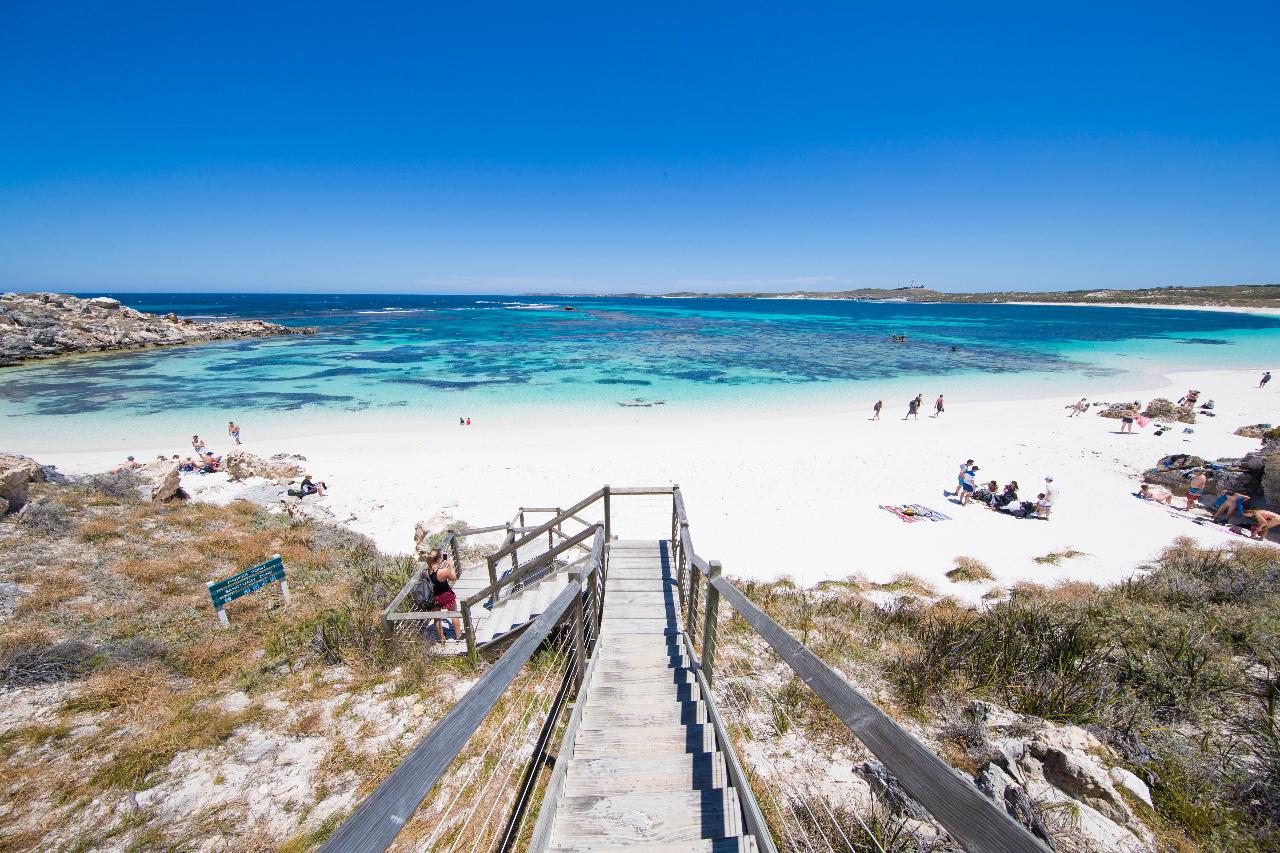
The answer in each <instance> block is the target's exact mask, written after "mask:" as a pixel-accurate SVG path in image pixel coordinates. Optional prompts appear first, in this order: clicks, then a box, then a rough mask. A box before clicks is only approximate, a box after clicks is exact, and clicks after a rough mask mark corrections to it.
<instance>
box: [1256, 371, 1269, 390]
mask: <svg viewBox="0 0 1280 853" xmlns="http://www.w3.org/2000/svg"><path fill="white" fill-rule="evenodd" d="M1270 381H1271V371H1270V370H1268V371H1265V372H1264V373H1263V374H1262V381H1261V382H1259V383H1258V387H1259V388H1265V387H1267V383H1268V382H1270Z"/></svg>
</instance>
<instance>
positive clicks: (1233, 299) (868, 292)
mask: <svg viewBox="0 0 1280 853" xmlns="http://www.w3.org/2000/svg"><path fill="white" fill-rule="evenodd" d="M613 295H615V296H627V297H648V298H668V299H678V298H684V299H694V298H697V299H730V298H733V299H845V300H853V301H864V302H949V303H974V304H986V305H990V304H998V303H1011V302H1023V303H1052V304H1061V305H1134V306H1152V307H1181V306H1187V307H1199V308H1269V309H1274V310H1280V284H1239V285H1224V286H1210V287H1149V288H1142V289H1138V290H1120V289H1094V290H1052V291H1045V292H1040V293H1032V292H1028V291H1021V290H1009V291H997V292H991V293H946V292H944V291H941V290H931V289H929V288H927V287H919V286H916V287H896V288H883V287H863V288H857V289H855V290H836V291H819V290H793V291H787V292H776V293H764V292H754V293H753V292H740V293H698V292H693V291H677V292H674V293H663V294H659V295H657V296H655V295H654V294H651V293H619V294H613Z"/></svg>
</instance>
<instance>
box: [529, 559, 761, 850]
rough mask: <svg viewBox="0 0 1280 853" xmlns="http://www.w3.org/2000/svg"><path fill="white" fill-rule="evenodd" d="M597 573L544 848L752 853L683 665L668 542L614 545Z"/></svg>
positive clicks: (697, 694) (738, 808)
mask: <svg viewBox="0 0 1280 853" xmlns="http://www.w3.org/2000/svg"><path fill="white" fill-rule="evenodd" d="M608 566H609V570H608V580H607V581H606V584H605V606H604V615H603V618H602V620H601V625H600V639H599V642H598V644H597V646H596V650H595V656H594V662H593V664H592V669H591V674H590V677H589V680H588V682H587V683H586V684H585V685H583V694H582V696H583V697H584V698H582V699H580V702H581V703H582V709H581V717H580V721H579V723H578V726H577V730H576V732H575V734H574V738H573V743H572V745H571V746H570V748H568V749H566V750H564V752H563V753H562V754H561V757H560V760H561V761H565V760H567V761H568V765H567V771H566V773H565V776H564V786H563V789H562V790H561V792H560V796H559V797H558V798H557V799H556V800H555V803H554V806H553V807H554V809H555V814H554V817H553V818H552V823H551V830H550V833H549V834H548V847H547V849H550V850H556V851H570V850H573V851H578V850H611V849H615V848H617V849H621V848H624V847H625V848H628V849H636V848H639V849H651V850H659V849H660V850H670V851H707V850H712V851H748V850H750V851H754V850H756V845H755V842H754V840H753V839H752V838H751V837H750V836H749V835H748V834H747V833H746V830H745V828H744V825H743V817H742V808H741V805H740V804H739V801H738V794H737V791H735V790H734V788H733V787H732V786H731V785H730V783H729V780H728V777H727V773H726V770H725V762H724V756H723V755H721V753H720V751H719V750H718V748H717V745H716V741H715V735H714V732H713V729H712V726H711V725H710V723H709V722H708V718H707V707H706V705H705V704H704V702H703V699H702V696H701V693H700V690H699V688H698V683H697V679H696V677H695V675H694V673H693V672H691V671H690V670H689V669H688V667H687V664H688V660H687V659H686V657H685V655H684V647H683V637H682V636H681V631H680V627H679V624H678V622H677V618H676V606H677V599H676V596H677V591H676V580H675V578H674V577H673V574H672V567H671V564H670V556H669V549H668V544H667V543H666V542H665V541H664V542H658V541H619V542H614V543H613V544H612V545H611V546H610V556H609V561H608Z"/></svg>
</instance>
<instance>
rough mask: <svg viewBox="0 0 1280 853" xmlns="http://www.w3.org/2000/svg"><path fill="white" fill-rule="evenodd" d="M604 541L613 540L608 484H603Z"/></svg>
mask: <svg viewBox="0 0 1280 853" xmlns="http://www.w3.org/2000/svg"><path fill="white" fill-rule="evenodd" d="M603 491H604V541H605V543H606V544H608V543H609V542H612V541H613V519H612V517H611V507H610V500H609V484H608V483H605V484H604V489H603Z"/></svg>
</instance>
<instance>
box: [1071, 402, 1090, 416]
mask: <svg viewBox="0 0 1280 853" xmlns="http://www.w3.org/2000/svg"><path fill="white" fill-rule="evenodd" d="M1088 410H1089V401H1088V400H1087V399H1085V398H1084V397H1081V398H1080V402H1078V403H1076V404H1075V405H1074V406H1072V407H1071V414H1069V415H1067V417H1069V418H1074V417H1075V416H1076V415H1081V414H1084V413H1085V412H1086V411H1088Z"/></svg>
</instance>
